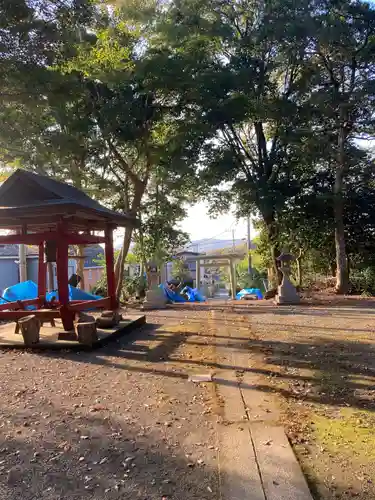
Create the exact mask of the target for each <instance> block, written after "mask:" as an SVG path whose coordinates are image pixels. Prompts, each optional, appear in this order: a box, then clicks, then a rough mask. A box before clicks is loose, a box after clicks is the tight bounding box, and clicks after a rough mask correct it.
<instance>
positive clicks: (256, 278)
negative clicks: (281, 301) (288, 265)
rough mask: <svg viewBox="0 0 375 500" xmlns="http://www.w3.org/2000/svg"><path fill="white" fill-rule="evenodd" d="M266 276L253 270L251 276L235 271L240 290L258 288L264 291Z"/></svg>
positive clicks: (245, 272)
mask: <svg viewBox="0 0 375 500" xmlns="http://www.w3.org/2000/svg"><path fill="white" fill-rule="evenodd" d="M266 279H267V275H266V274H265V273H264V272H262V273H261V272H259V271H258V270H257V269H255V268H253V270H252V275H251V276H250V275H249V273H248V272H247V271H240V270H238V269H237V284H238V286H239V287H240V288H241V289H242V288H259V289H260V290H262V291H264V281H263V280H266Z"/></svg>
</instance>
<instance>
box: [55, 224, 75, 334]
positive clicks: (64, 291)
mask: <svg viewBox="0 0 375 500" xmlns="http://www.w3.org/2000/svg"><path fill="white" fill-rule="evenodd" d="M68 250H69V245H68V241H67V238H66V236H65V237H64V234H61V237H60V238H59V240H58V242H57V261H56V268H57V288H58V292H59V302H60V314H61V321H62V323H63V326H64V330H65V331H69V330H73V328H74V323H73V321H74V312H72V311H69V307H68V305H69V285H68V280H69V277H68V260H69V257H68Z"/></svg>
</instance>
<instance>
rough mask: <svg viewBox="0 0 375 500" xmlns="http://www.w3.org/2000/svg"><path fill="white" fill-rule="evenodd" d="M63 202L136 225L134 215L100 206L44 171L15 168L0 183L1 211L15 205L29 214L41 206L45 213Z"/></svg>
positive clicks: (118, 222)
mask: <svg viewBox="0 0 375 500" xmlns="http://www.w3.org/2000/svg"><path fill="white" fill-rule="evenodd" d="M65 205H66V206H72V207H76V208H77V210H80V209H81V210H86V211H89V212H91V213H93V214H97V215H98V216H99V217H101V218H104V219H105V220H108V222H111V223H114V224H117V225H124V226H125V225H129V224H131V225H136V219H135V218H134V217H132V216H131V215H128V214H121V213H118V212H114V211H113V210H110V209H108V208H106V207H103V205H101V204H100V203H98V202H97V201H95V200H93V199H92V198H90V197H89V196H88V195H87V194H85V193H84V192H83V191H80V190H79V189H77V188H75V187H73V186H71V185H70V184H66V183H64V182H59V181H56V180H55V179H52V178H50V177H47V176H45V175H38V174H34V173H31V172H27V171H26V170H21V169H18V170H16V171H15V172H14V174H12V175H11V176H10V177H9V178H8V179H7V180H6V181H5V182H4V183H3V184H2V186H1V187H0V214H1V211H3V212H9V211H11V210H16V209H23V210H24V211H26V210H27V211H28V212H29V213H30V214H32V211H33V209H34V210H35V209H41V208H43V207H45V208H46V212H47V213H48V211H49V212H52V211H53V208H54V207H56V208H58V207H61V206H65Z"/></svg>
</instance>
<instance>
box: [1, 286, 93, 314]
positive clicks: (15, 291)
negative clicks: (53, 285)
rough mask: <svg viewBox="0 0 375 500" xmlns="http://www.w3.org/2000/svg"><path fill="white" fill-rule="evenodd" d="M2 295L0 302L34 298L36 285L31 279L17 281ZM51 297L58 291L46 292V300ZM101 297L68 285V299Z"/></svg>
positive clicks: (56, 294) (30, 307) (57, 296)
mask: <svg viewBox="0 0 375 500" xmlns="http://www.w3.org/2000/svg"><path fill="white" fill-rule="evenodd" d="M3 297H4V299H5V300H4V299H0V303H1V304H6V303H7V302H14V301H16V300H28V299H36V298H37V297H38V286H37V284H36V283H34V282H33V281H24V282H23V283H18V284H17V285H13V286H10V287H9V288H6V289H5V290H4V293H3ZM52 297H55V298H56V299H58V298H59V294H58V292H57V291H55V292H49V293H47V295H46V299H47V300H51V299H52ZM101 298H102V297H100V296H99V295H93V294H92V293H87V292H85V291H83V290H80V289H79V288H74V286H70V285H69V300H98V299H101ZM28 309H30V310H31V309H35V307H34V306H29V307H28Z"/></svg>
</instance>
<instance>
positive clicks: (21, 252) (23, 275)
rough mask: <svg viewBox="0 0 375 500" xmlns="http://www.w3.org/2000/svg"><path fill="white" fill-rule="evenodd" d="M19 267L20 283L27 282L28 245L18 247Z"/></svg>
mask: <svg viewBox="0 0 375 500" xmlns="http://www.w3.org/2000/svg"><path fill="white" fill-rule="evenodd" d="M18 267H19V271H20V283H23V282H24V281H27V263H26V245H23V244H21V245H18Z"/></svg>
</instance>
